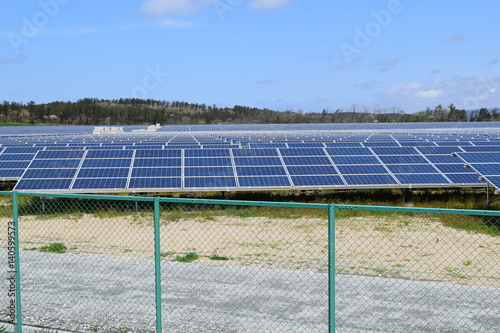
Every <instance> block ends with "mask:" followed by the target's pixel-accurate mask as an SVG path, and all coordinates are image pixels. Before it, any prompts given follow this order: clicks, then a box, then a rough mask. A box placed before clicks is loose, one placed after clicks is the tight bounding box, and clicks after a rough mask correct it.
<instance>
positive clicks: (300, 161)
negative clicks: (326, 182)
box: [283, 156, 332, 166]
mask: <svg viewBox="0 0 500 333" xmlns="http://www.w3.org/2000/svg"><path fill="white" fill-rule="evenodd" d="M283 161H284V162H285V165H287V166H289V165H332V162H330V159H329V158H328V157H326V156H325V157H322V156H307V157H305V156H293V157H283Z"/></svg>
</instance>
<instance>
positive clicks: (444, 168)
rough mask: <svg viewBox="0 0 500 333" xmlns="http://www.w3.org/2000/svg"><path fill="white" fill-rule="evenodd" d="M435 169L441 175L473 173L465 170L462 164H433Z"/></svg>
mask: <svg viewBox="0 0 500 333" xmlns="http://www.w3.org/2000/svg"><path fill="white" fill-rule="evenodd" d="M435 166H436V168H438V169H439V171H441V172H442V173H467V172H474V171H472V170H471V169H466V168H465V167H464V164H463V163H461V164H435Z"/></svg>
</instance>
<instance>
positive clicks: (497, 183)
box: [487, 176, 500, 189]
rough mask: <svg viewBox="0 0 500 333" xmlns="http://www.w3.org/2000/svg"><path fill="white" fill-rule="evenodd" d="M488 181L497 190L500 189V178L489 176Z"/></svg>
mask: <svg viewBox="0 0 500 333" xmlns="http://www.w3.org/2000/svg"><path fill="white" fill-rule="evenodd" d="M487 180H488V182H489V183H490V184H491V185H493V186H494V187H495V188H496V189H500V176H489V177H488V178H487Z"/></svg>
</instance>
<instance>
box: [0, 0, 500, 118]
mask: <svg viewBox="0 0 500 333" xmlns="http://www.w3.org/2000/svg"><path fill="white" fill-rule="evenodd" d="M0 6H1V9H2V10H1V11H0V101H3V100H6V101H15V102H23V103H27V102H29V101H34V102H36V103H46V102H52V101H76V100H78V99H81V98H99V99H118V98H152V99H158V100H167V101H174V100H175V101H185V102H189V103H205V104H207V105H217V106H229V107H231V106H234V105H245V106H251V107H258V108H269V109H273V110H279V111H285V110H293V111H303V112H322V110H323V109H326V110H328V111H329V112H333V111H335V110H337V109H344V110H351V109H352V108H353V107H354V108H356V110H361V109H363V110H370V111H373V110H376V109H385V110H403V111H405V112H406V113H413V112H417V111H421V110H424V109H425V108H426V107H431V108H432V107H435V106H437V105H438V104H442V105H449V104H450V103H454V104H455V105H456V106H457V107H459V108H463V109H467V110H471V109H478V108H480V107H488V108H492V107H500V1H498V0H477V1H451V0H442V1H431V0H418V1H417V0H413V1H412V0H365V1H361V0H360V1H353V0H309V1H306V0H125V1H124V0H33V1H28V0H25V1H19V0H0ZM396 108H397V109H396Z"/></svg>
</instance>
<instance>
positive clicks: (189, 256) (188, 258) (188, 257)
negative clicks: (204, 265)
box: [175, 252, 200, 262]
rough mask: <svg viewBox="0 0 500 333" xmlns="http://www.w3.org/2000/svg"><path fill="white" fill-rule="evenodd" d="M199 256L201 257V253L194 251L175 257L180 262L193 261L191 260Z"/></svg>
mask: <svg viewBox="0 0 500 333" xmlns="http://www.w3.org/2000/svg"><path fill="white" fill-rule="evenodd" d="M199 257H200V256H199V255H197V254H196V253H193V252H192V253H188V254H186V255H183V256H177V257H175V260H176V261H179V262H191V261H195V260H196V259H198V258H199Z"/></svg>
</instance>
